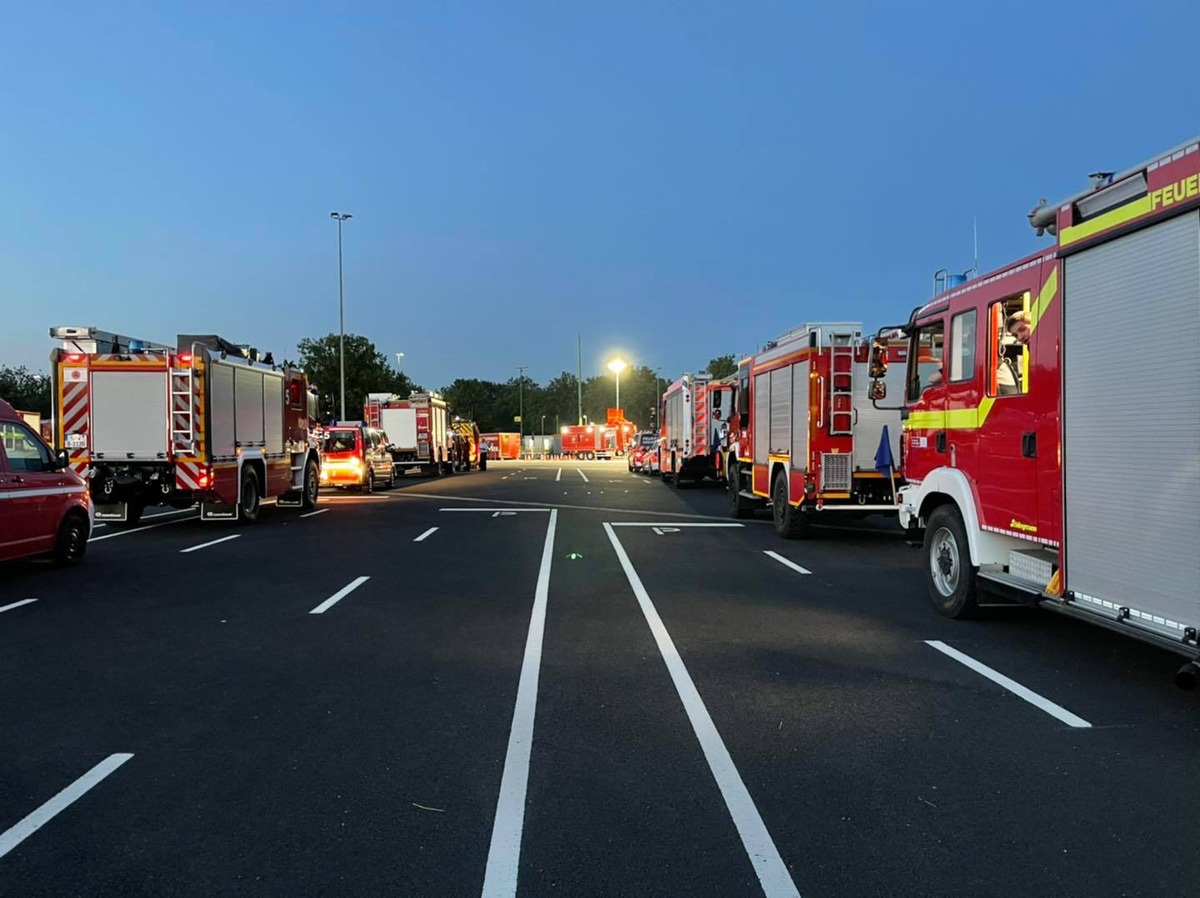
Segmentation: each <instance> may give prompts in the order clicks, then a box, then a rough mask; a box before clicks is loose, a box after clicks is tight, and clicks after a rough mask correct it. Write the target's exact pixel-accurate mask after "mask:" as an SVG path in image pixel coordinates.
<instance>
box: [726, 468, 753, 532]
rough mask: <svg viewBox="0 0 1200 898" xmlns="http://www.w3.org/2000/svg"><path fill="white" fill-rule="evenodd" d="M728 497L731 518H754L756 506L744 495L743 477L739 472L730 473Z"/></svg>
mask: <svg viewBox="0 0 1200 898" xmlns="http://www.w3.org/2000/svg"><path fill="white" fill-rule="evenodd" d="M725 492H726V495H727V496H728V497H729V516H730V517H731V518H737V519H739V520H745V519H746V518H749V517H753V516H754V506H753V505H751V504H750V500H749V499H747V498H746V497H745V496H743V495H742V477H741V474H739V473H738V472H737V470H732V471H730V472H729V477H728V480H727V484H726V491H725Z"/></svg>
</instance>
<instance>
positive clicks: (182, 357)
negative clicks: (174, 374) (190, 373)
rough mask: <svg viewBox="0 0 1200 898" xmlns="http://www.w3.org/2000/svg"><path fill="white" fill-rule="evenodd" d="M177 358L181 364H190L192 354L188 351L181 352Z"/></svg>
mask: <svg viewBox="0 0 1200 898" xmlns="http://www.w3.org/2000/svg"><path fill="white" fill-rule="evenodd" d="M177 358H178V360H179V364H181V365H190V364H191V363H192V354H191V353H190V352H181V353H180V354H179V355H178V356H177Z"/></svg>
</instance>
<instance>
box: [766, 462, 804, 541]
mask: <svg viewBox="0 0 1200 898" xmlns="http://www.w3.org/2000/svg"><path fill="white" fill-rule="evenodd" d="M771 511H772V517H773V518H774V519H775V532H776V533H778V534H779V535H780V536H782V537H783V538H784V539H800V538H801V537H802V536H804V535H805V534H806V533H807V532H808V516H807V515H806V514H805V513H804V512H802V511H801V510H800V509H799V508H796V507H795V506H793V505H792V504H790V503H789V502H788V481H787V474H785V473H784V472H783V471H780V472H779V473H778V474H776V475H775V482H774V483H773V484H772V485H771Z"/></svg>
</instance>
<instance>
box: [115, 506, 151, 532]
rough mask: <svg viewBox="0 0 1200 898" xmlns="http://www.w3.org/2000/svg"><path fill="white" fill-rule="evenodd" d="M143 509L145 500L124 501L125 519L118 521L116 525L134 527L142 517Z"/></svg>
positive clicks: (144, 508)
mask: <svg viewBox="0 0 1200 898" xmlns="http://www.w3.org/2000/svg"><path fill="white" fill-rule="evenodd" d="M145 510H146V503H145V502H126V503H125V520H123V521H121V522H120V523H118V524H117V527H136V526H137V525H138V521H140V520H141V519H142V512H144V511H145Z"/></svg>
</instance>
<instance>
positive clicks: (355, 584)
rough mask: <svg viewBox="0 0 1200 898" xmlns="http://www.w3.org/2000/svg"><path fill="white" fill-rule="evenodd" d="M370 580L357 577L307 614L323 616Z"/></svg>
mask: <svg viewBox="0 0 1200 898" xmlns="http://www.w3.org/2000/svg"><path fill="white" fill-rule="evenodd" d="M370 579H371V578H370V577H357V578H355V579H354V580H351V581H350V582H349V583H348V584H346V585H345V586H343V587H342V588H341V589H339V590H338V591H337V592H335V593H334V594H333V595H331V596H330V597H329V598H327V599H326V600H325V601H324V602H322V603H321V604H320V605H318V606H317V607H316V608H314V609H313V610H312V611H310V612H308V613H309V614H324V613H325V612H326V611H328V610H329V609H330V608H332V607H333V606H334V605H336V604H337V603H338V602H340V601H341V600H342V599H344V598H346V596H348V595H350V593H352V592H354V590H356V589H358V588H359V587H360V586H362V585H363V584H364V583H366V582H367V581H368V580H370Z"/></svg>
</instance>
